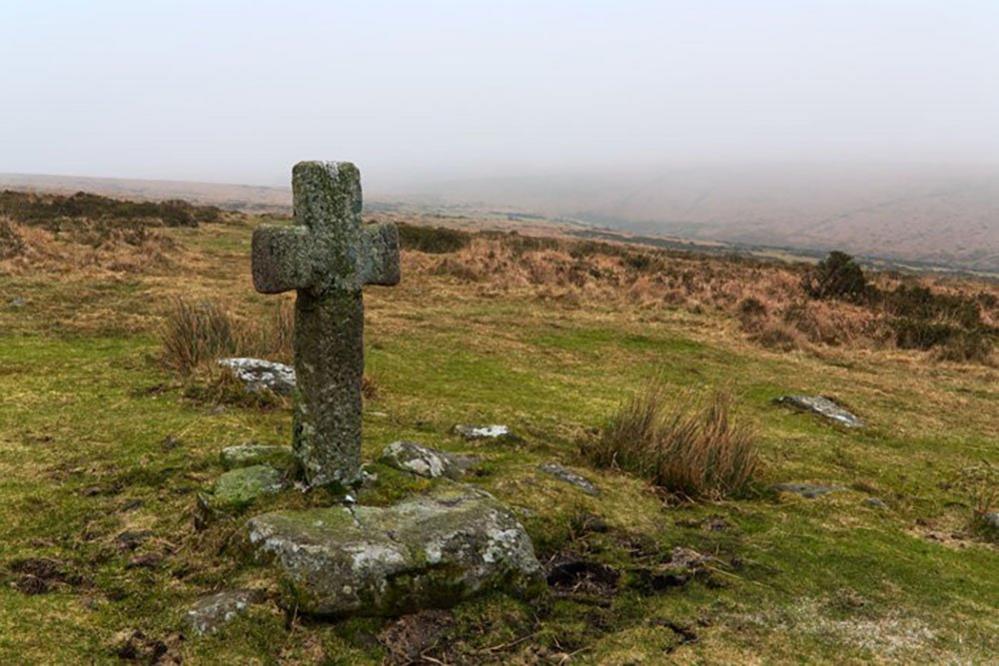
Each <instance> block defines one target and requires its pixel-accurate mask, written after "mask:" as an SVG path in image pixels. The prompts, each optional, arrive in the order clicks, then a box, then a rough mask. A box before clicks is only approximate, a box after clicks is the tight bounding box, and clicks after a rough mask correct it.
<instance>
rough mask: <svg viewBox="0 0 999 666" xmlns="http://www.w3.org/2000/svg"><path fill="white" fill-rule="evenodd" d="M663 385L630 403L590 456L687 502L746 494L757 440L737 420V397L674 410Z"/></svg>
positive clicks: (589, 449) (683, 402) (686, 402)
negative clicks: (733, 409)
mask: <svg viewBox="0 0 999 666" xmlns="http://www.w3.org/2000/svg"><path fill="white" fill-rule="evenodd" d="M671 397H672V396H671V395H670V391H669V389H667V387H665V386H663V385H662V384H659V383H653V384H650V385H649V386H648V387H647V388H646V389H645V390H644V391H642V392H640V393H638V394H637V395H635V396H634V397H632V398H631V399H630V400H628V401H626V402H625V403H624V404H623V405H622V406H621V407H620V408H619V409H618V411H617V412H616V413H615V414H614V415H613V416H612V417H611V419H610V423H609V424H608V425H607V427H606V428H605V429H604V432H603V434H602V436H601V438H600V439H599V440H597V441H596V442H593V443H591V444H589V445H587V446H586V447H585V451H584V452H585V454H586V455H587V457H588V458H589V459H590V460H591V461H593V463H594V464H596V465H598V466H601V467H616V468H618V469H621V470H624V471H627V472H631V473H633V474H636V475H638V476H640V477H643V478H645V479H648V480H649V481H650V482H652V483H653V484H654V485H656V486H657V487H659V488H662V489H663V490H666V491H667V492H669V493H671V494H673V495H676V496H679V497H682V498H689V499H695V498H701V497H707V498H712V499H718V498H722V497H727V496H730V495H734V494H738V493H740V492H742V491H744V490H745V489H746V487H747V485H748V484H749V482H750V481H751V480H752V478H753V475H754V474H755V472H756V470H757V467H758V459H757V455H756V436H755V434H754V433H753V431H752V430H751V429H749V428H748V427H746V426H744V425H742V424H739V423H736V422H734V421H733V420H732V418H731V404H732V403H731V397H730V396H729V395H728V394H727V393H725V392H715V393H714V394H713V395H712V396H711V398H710V400H709V401H708V402H707V404H701V403H700V402H699V401H696V400H693V399H691V398H690V397H689V396H685V397H681V399H680V400H679V401H677V402H675V403H673V404H672V406H671V402H672V401H671Z"/></svg>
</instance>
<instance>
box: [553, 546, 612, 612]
mask: <svg viewBox="0 0 999 666" xmlns="http://www.w3.org/2000/svg"><path fill="white" fill-rule="evenodd" d="M546 571H547V575H546V579H547V581H548V586H549V587H550V588H551V590H552V592H553V594H554V595H555V596H557V597H563V598H571V599H573V600H574V601H584V602H585V601H589V602H596V603H598V604H599V603H602V602H604V601H606V602H607V603H609V599H610V598H611V597H613V596H614V595H615V594H617V587H618V581H619V580H620V579H621V574H620V572H619V571H618V570H617V569H615V568H614V567H612V566H610V565H607V564H603V563H601V562H595V561H593V560H587V559H584V558H580V557H574V556H572V555H561V556H558V557H556V558H554V559H553V560H552V561H550V562H549V563H548V565H547V566H546Z"/></svg>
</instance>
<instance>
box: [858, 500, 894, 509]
mask: <svg viewBox="0 0 999 666" xmlns="http://www.w3.org/2000/svg"><path fill="white" fill-rule="evenodd" d="M864 504H866V505H867V506H869V507H871V508H872V509H887V508H888V505H887V504H885V501H884V500H883V499H881V498H880V497H868V498H867V499H865V500H864Z"/></svg>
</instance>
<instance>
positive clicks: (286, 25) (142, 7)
mask: <svg viewBox="0 0 999 666" xmlns="http://www.w3.org/2000/svg"><path fill="white" fill-rule="evenodd" d="M0 62H2V63H3V65H2V66H0V96H2V97H0V99H2V104H0V172H34V173H61V174H76V175H94V176H114V177H134V178H171V179H185V180H210V181H221V182H245V183H256V184H286V183H287V179H288V172H289V167H290V165H291V163H293V162H295V161H297V160H299V159H305V158H324V159H350V160H352V161H355V162H357V163H358V164H359V165H360V166H361V168H362V170H363V171H364V173H365V177H366V181H367V182H368V183H369V184H370V185H373V186H374V188H375V189H376V190H377V189H386V188H388V189H391V188H396V187H399V188H405V187H406V186H408V185H409V184H411V183H412V182H414V181H420V180H424V179H431V178H437V177H462V176H482V175H485V174H493V173H496V174H516V173H520V174H524V173H528V174H529V173H532V172H539V173H540V172H551V171H568V170H590V171H592V170H593V169H598V168H608V169H618V168H622V167H624V166H626V165H634V164H636V163H637V164H639V165H643V164H663V163H678V162H743V163H745V162H753V161H769V162H774V161H782V162H795V161H808V162H824V161H855V160H863V161H888V162H909V161H916V162H927V161H928V162H933V161H941V160H942V161H957V162H974V163H982V162H991V163H994V162H996V161H997V159H999V2H995V1H990V2H960V1H954V0H948V1H944V0H941V1H940V2H920V1H918V0H905V1H901V0H900V1H897V2H892V1H880V2H878V1H868V2H851V1H849V0H842V1H838V2H805V1H801V0H799V1H788V2H782V1H777V0H755V1H753V2H749V1H731V2H715V1H711V0H699V1H697V2H693V1H691V2H627V1H619V2H585V1H582V2H558V1H549V2H541V1H535V2H488V3H486V2H481V3H480V2H468V1H466V2H420V3H417V2H377V1H368V2H329V1H326V2H320V1H298V2H296V1H294V0H286V1H285V2H268V1H265V2H252V3H251V2H228V1H217V2H209V1H205V0H202V1H201V2H187V1H180V2H176V1H174V2H160V1H154V0H143V1H142V2H135V1H134V0H130V1H124V0H121V1H119V0H114V1H112V0H106V1H103V2H101V1H91V2H69V1H57V0H34V1H32V2H27V1H20V0H0Z"/></svg>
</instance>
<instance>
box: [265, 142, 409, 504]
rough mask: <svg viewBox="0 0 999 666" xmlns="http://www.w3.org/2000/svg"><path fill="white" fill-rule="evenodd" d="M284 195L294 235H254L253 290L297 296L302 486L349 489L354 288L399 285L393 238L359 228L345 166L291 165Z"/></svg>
mask: <svg viewBox="0 0 999 666" xmlns="http://www.w3.org/2000/svg"><path fill="white" fill-rule="evenodd" d="M292 193H293V195H294V209H295V225H294V226H291V227H287V226H284V227H279V226H264V227H260V228H258V229H256V230H255V231H254V233H253V285H254V287H255V288H256V289H257V291H259V292H262V293H265V294H276V293H280V292H283V291H290V290H292V289H296V290H297V291H298V293H297V298H296V299H295V374H296V376H297V387H296V390H295V415H294V435H293V441H292V444H293V447H294V450H295V453H296V454H297V456H298V458H299V460H300V461H301V464H302V467H303V469H304V471H305V477H306V480H307V481H308V482H309V484H310V485H313V486H319V485H328V484H339V485H341V486H349V485H350V484H352V483H354V482H356V481H357V480H358V478H359V476H360V464H361V379H362V376H363V374H364V341H363V335H364V303H363V300H362V297H361V287H362V286H364V285H367V284H381V285H394V284H398V283H399V235H398V231H397V230H396V228H395V226H394V225H392V224H373V225H362V224H361V174H360V172H359V171H358V170H357V167H355V166H354V165H353V164H350V163H349V162H299V163H298V164H296V165H295V167H294V169H293V170H292Z"/></svg>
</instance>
